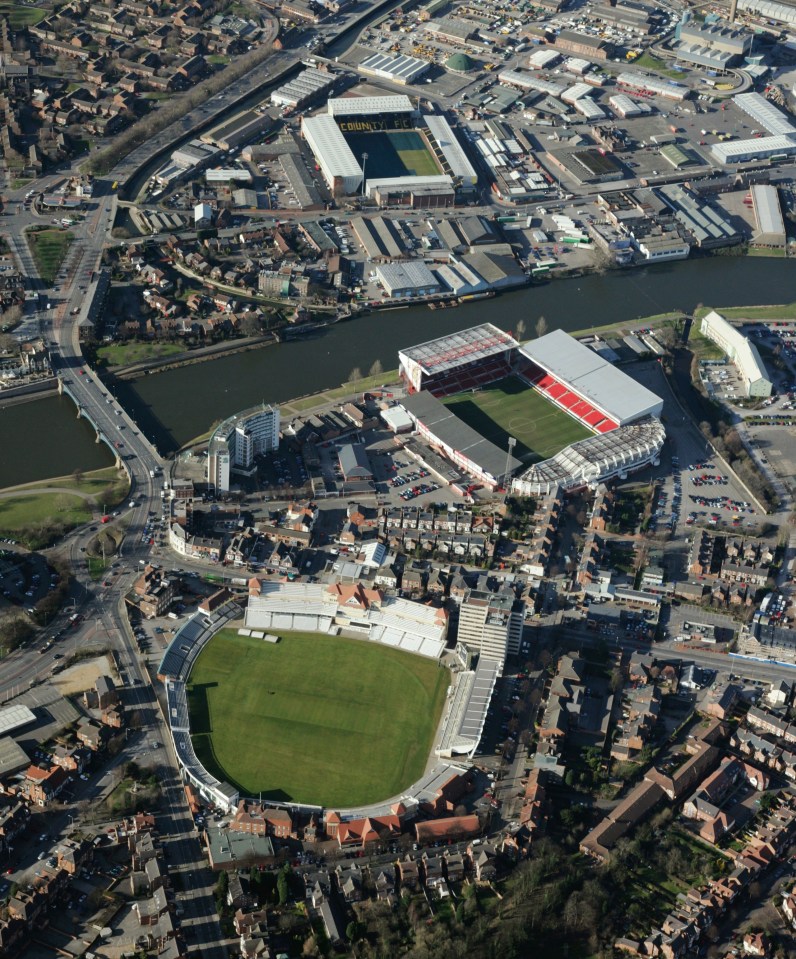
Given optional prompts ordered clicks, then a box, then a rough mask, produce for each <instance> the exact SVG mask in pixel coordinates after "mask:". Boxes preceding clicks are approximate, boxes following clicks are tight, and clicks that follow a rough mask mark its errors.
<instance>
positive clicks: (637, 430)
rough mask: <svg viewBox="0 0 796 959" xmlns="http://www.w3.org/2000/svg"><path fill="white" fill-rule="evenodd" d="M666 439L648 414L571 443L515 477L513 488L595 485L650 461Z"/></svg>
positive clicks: (535, 490) (527, 491) (536, 491)
mask: <svg viewBox="0 0 796 959" xmlns="http://www.w3.org/2000/svg"><path fill="white" fill-rule="evenodd" d="M665 439H666V431H665V430H664V428H663V424H662V423H661V421H660V420H659V419H657V418H656V417H654V416H647V417H644V419H641V420H639V421H638V422H636V423H631V424H630V425H628V426H620V427H618V428H617V429H615V430H612V431H611V432H610V433H603V434H602V435H600V436H590V437H589V438H588V439H585V440H579V441H578V442H577V443H572V444H571V445H570V446H567V447H565V448H564V449H563V450H561V451H560V452H559V453H556V455H555V456H551V457H550V459H546V460H544V461H543V462H541V463H536V464H535V465H533V466H531V467H530V469H528V470H526V471H525V472H524V473H522V474H521V475H520V476H518V477H517V478H516V479H515V480H514V482H513V483H512V490H514V492H516V493H519V494H520V495H522V496H539V495H546V494H548V493H552V492H553V491H554V490H555V489H556V488H557V487H559V486H560V487H562V488H563V489H564V490H571V489H578V488H580V487H582V486H591V487H594V486H596V484H597V483H600V482H603V481H604V480H606V479H609V478H611V477H612V476H619V475H621V474H622V473H629V472H631V471H633V470H634V469H638V468H640V467H641V466H644V465H645V464H647V463H651V462H653V461H654V460H655V458H656V457H657V456H658V454H659V453H660V451H661V448H662V447H663V443H664V440H665Z"/></svg>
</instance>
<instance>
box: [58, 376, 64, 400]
mask: <svg viewBox="0 0 796 959" xmlns="http://www.w3.org/2000/svg"><path fill="white" fill-rule="evenodd" d="M58 395H59V396H63V395H64V381H63V380H62V379H61V377H60V376H59V377H58Z"/></svg>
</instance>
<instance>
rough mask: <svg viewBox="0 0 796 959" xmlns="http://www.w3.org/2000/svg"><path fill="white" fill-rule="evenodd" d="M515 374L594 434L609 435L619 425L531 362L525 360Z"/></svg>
mask: <svg viewBox="0 0 796 959" xmlns="http://www.w3.org/2000/svg"><path fill="white" fill-rule="evenodd" d="M514 372H515V373H516V374H517V375H518V376H520V377H521V378H522V379H523V380H525V382H526V383H528V385H529V386H532V387H533V388H534V389H535V390H537V391H538V392H540V393H543V394H544V395H545V396H546V397H547V398H548V399H549V400H550V401H551V402H553V403H555V405H556V406H558V407H560V408H561V409H562V410H565V411H566V412H567V413H569V414H570V416H573V417H574V418H575V419H576V420H580V422H581V423H583V424H584V425H585V426H588V428H589V429H590V430H592V431H593V432H595V433H609V432H610V431H611V430H615V429H616V428H617V426H618V425H619V424H618V423H615V422H614V421H613V420H612V419H611V418H610V417H608V416H606V415H605V413H603V412H601V411H600V410H598V409H596V408H595V407H594V406H592V405H591V403H589V402H588V400H584V399H583V397H582V396H580V395H579V394H578V393H576V392H575V391H574V390H573V389H571V388H570V387H569V386H567V384H566V383H563V382H561V381H559V380H557V379H556V377H555V376H553V375H552V374H551V373H548V372H546V371H545V370H543V369H542V368H541V367H539V366H537V365H536V364H535V363H534V362H532V361H531V360H529V359H527V358H523V359H522V361H521V363H520V365H518V367H517V368H516V369H515V370H514Z"/></svg>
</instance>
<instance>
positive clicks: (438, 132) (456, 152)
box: [423, 114, 478, 183]
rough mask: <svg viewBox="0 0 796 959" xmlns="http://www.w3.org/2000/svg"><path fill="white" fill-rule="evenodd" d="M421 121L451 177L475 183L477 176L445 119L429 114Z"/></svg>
mask: <svg viewBox="0 0 796 959" xmlns="http://www.w3.org/2000/svg"><path fill="white" fill-rule="evenodd" d="M423 120H424V121H425V124H426V126H427V127H428V132H429V133H430V134H431V136H432V137H433V138H434V141H435V143H436V144H437V146H438V147H439V148H440V150H442V153H443V155H444V157H445V162H446V163H447V164H448V167H449V168H450V172H451V176H455V177H461V178H462V179H463V180H465V181H466V182H467V183H476V182H477V181H478V174H477V173H476V172H475V170H474V169H473V165H472V163H470V161H469V160H468V159H467V154H466V153H465V152H464V148H463V147H462V145H461V143H459V141H458V139H457V138H456V134H455V133H454V132H453V130H452V129H451V125H450V123H448V121H447V120H446V119H445V117H443V116H439V115H438V114H429V115H428V116H424V117H423Z"/></svg>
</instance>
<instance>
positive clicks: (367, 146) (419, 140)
mask: <svg viewBox="0 0 796 959" xmlns="http://www.w3.org/2000/svg"><path fill="white" fill-rule="evenodd" d="M344 136H345V140H346V143H348V145H349V146H350V147H351V151H352V153H353V154H354V156H355V157H356V158H357V160H361V158H362V154H363V153H367V155H368V159H367V163H366V165H365V173H366V175H367V176H368V177H371V178H373V179H378V178H380V177H396V176H412V175H414V176H436V175H437V174H439V173H440V172H441V171H440V168H439V166H437V161H436V160H435V159H434V157H433V156H432V154H431V153H430V152H429V149H428V147H427V146H426V144H425V141H424V140H423V137H422V136H421V135H420V134H419V133H417V131H415V130H382V131H379V132H378V133H346V134H344Z"/></svg>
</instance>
